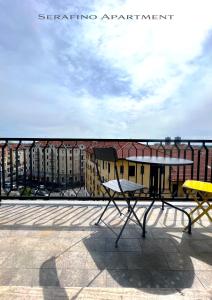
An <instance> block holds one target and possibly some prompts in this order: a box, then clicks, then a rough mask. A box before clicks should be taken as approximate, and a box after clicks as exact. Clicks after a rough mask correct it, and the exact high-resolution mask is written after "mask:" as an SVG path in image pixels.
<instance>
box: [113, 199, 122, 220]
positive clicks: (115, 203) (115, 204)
mask: <svg viewBox="0 0 212 300" xmlns="http://www.w3.org/2000/svg"><path fill="white" fill-rule="evenodd" d="M112 201H113V204H114V205H115V207H116V209H117V210H118V212H119V214H120V216H121V214H122V213H121V211H120V209H119V207H118V205H117V204H116V202H115V201H114V200H112Z"/></svg>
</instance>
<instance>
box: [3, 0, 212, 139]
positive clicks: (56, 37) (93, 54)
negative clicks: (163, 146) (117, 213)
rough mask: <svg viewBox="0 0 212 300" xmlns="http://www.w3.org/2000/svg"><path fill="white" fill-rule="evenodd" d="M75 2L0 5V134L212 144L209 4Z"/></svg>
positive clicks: (205, 0)
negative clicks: (131, 16)
mask: <svg viewBox="0 0 212 300" xmlns="http://www.w3.org/2000/svg"><path fill="white" fill-rule="evenodd" d="M73 2H74V1H71V0H60V1H53V0H52V1H50V0H42V1H41V0H0V28H1V29H0V91H1V93H0V118H1V122H0V135H1V136H2V137H6V136H7V137H33V136H34V137H70V138H73V137H95V138H163V137H165V136H172V137H174V136H181V137H183V138H212V68H211V66H212V18H211V14H210V9H209V7H210V6H209V4H210V1H209V0H201V1H199V0H196V1H190V0H187V1H182V0H172V1H170V0H148V1H147V0H145V1H144V0H125V1H111V0H105V1H103V2H101V1H97V0H96V1H94V0H93V1H92V0H91V1H89V4H87V3H86V1H82V0H81V1H77V3H75V4H73ZM87 2H88V1H87ZM100 2H101V3H100ZM194 2H195V3H194ZM38 14H49V15H54V14H57V15H58V14H60V15H64V14H66V15H70V14H71V15H77V14H78V15H80V14H92V15H97V16H98V18H97V19H96V20H72V21H71V20H57V21H53V20H39V19H38ZM104 14H107V15H111V14H117V15H121V14H122V15H127V14H150V15H152V14H174V18H173V20H160V21H159V20H146V21H144V20H101V18H100V17H101V16H103V15H104Z"/></svg>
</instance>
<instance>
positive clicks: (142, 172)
mask: <svg viewBox="0 0 212 300" xmlns="http://www.w3.org/2000/svg"><path fill="white" fill-rule="evenodd" d="M141 174H142V175H143V174H144V166H141Z"/></svg>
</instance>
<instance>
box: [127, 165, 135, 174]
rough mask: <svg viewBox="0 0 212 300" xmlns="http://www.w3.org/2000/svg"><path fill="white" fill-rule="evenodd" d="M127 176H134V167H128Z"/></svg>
mask: <svg viewBox="0 0 212 300" xmlns="http://www.w3.org/2000/svg"><path fill="white" fill-rule="evenodd" d="M128 174H129V176H135V166H129V168H128Z"/></svg>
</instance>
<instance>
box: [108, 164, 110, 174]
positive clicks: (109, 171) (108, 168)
mask: <svg viewBox="0 0 212 300" xmlns="http://www.w3.org/2000/svg"><path fill="white" fill-rule="evenodd" d="M108 173H110V163H108Z"/></svg>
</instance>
